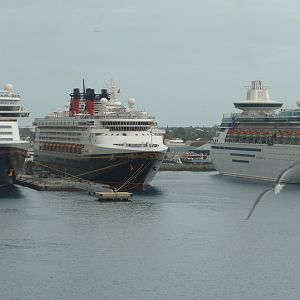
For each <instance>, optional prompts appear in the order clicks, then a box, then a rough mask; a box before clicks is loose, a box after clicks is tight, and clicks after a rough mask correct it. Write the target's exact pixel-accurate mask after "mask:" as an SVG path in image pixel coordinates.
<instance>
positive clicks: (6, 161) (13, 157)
mask: <svg viewBox="0 0 300 300" xmlns="http://www.w3.org/2000/svg"><path fill="white" fill-rule="evenodd" d="M20 102H21V99H20V95H19V94H18V93H14V92H13V86H12V84H9V83H8V84H6V85H5V86H4V89H3V91H0V185H6V184H13V183H14V182H15V180H16V177H17V176H18V174H19V173H20V171H21V170H22V168H23V165H24V161H25V156H26V152H27V149H28V145H29V144H28V142H26V141H22V140H21V139H20V135H19V127H18V119H21V118H26V117H28V116H29V112H28V111H26V110H24V108H23V107H22V106H21V103H20Z"/></svg>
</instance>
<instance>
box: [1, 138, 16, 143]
mask: <svg viewBox="0 0 300 300" xmlns="http://www.w3.org/2000/svg"><path fill="white" fill-rule="evenodd" d="M13 140H14V139H13V138H0V141H7V142H8V141H9V142H10V141H13Z"/></svg>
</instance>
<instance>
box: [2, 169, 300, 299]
mask: <svg viewBox="0 0 300 300" xmlns="http://www.w3.org/2000/svg"><path fill="white" fill-rule="evenodd" d="M153 186H154V187H153V189H151V190H150V191H147V192H140V193H138V194H135V195H134V196H133V202H118V203H111V202H109V203H100V202H98V201H96V198H93V197H91V196H89V195H88V194H87V193H85V192H73V193H70V192H38V191H34V190H31V189H28V188H25V187H16V188H13V189H10V190H1V191H0V255H1V260H0V291H1V299H298V298H299V295H300V285H299V281H300V218H299V214H300V198H299V194H300V193H299V192H300V187H299V186H296V185H289V186H286V187H285V188H284V189H283V191H282V192H281V193H280V194H279V195H277V196H275V195H273V194H270V195H267V196H266V197H265V198H264V199H263V200H262V201H261V203H260V204H259V205H258V206H257V208H256V209H255V211H254V213H253V215H252V217H251V219H250V220H248V221H246V220H245V217H246V216H247V214H248V212H249V210H250V208H251V206H252V204H253V203H254V201H255V199H256V197H257V196H258V195H259V194H260V193H261V192H262V191H263V190H264V189H266V188H268V187H270V186H271V184H270V183H267V182H256V181H249V180H241V179H234V178H228V177H223V176H220V175H218V174H217V173H216V172H203V173H202V172H159V173H158V175H157V176H156V177H155V179H154V181H153Z"/></svg>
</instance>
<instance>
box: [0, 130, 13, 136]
mask: <svg viewBox="0 0 300 300" xmlns="http://www.w3.org/2000/svg"><path fill="white" fill-rule="evenodd" d="M0 134H1V135H11V134H12V132H11V131H10V132H2V131H0Z"/></svg>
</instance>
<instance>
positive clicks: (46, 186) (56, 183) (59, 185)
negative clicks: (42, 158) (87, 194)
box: [16, 175, 80, 192]
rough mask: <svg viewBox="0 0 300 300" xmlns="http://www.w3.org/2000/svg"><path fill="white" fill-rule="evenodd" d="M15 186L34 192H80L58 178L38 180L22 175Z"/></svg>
mask: <svg viewBox="0 0 300 300" xmlns="http://www.w3.org/2000/svg"><path fill="white" fill-rule="evenodd" d="M16 184H17V185H20V186H25V187H28V188H31V189H34V190H36V191H53V192H77V191H79V190H80V189H79V188H77V187H75V186H74V185H73V184H72V183H71V182H69V181H67V180H63V179H59V178H40V177H37V176H29V175H23V176H20V177H19V178H17V180H16Z"/></svg>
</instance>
